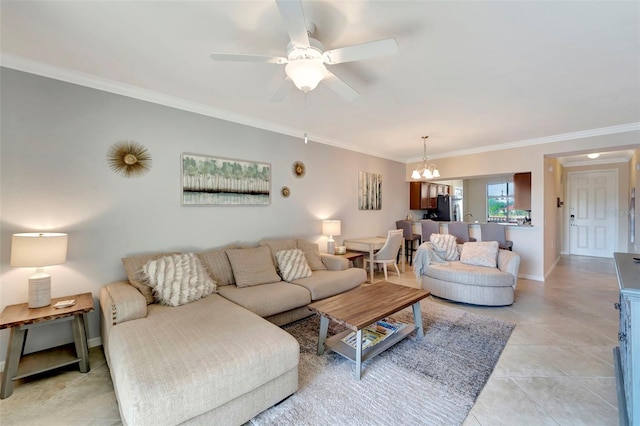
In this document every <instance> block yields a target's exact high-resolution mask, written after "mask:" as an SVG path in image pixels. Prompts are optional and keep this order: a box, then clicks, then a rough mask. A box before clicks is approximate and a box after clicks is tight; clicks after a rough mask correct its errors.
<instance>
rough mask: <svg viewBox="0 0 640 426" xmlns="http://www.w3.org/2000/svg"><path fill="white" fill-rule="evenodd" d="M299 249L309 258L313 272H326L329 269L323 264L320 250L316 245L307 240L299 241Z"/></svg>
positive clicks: (308, 261)
mask: <svg viewBox="0 0 640 426" xmlns="http://www.w3.org/2000/svg"><path fill="white" fill-rule="evenodd" d="M297 244H298V248H299V249H300V250H302V252H303V253H304V256H305V257H306V258H307V263H308V264H309V267H310V268H311V270H312V271H325V270H326V269H327V267H326V266H325V264H324V263H322V258H321V257H320V249H319V248H318V245H317V244H316V243H311V242H309V241H305V240H297Z"/></svg>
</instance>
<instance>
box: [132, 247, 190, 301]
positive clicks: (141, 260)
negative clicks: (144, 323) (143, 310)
mask: <svg viewBox="0 0 640 426" xmlns="http://www.w3.org/2000/svg"><path fill="white" fill-rule="evenodd" d="M172 254H179V253H156V254H143V255H138V256H129V257H123V258H122V264H123V265H124V270H125V272H126V273H127V278H128V279H129V282H130V283H131V285H132V286H134V287H135V288H136V289H137V290H138V291H139V292H140V293H142V295H143V296H144V298H145V299H146V300H147V305H149V304H151V303H155V299H154V298H153V293H152V292H151V287H149V286H148V285H147V284H145V283H144V282H143V281H142V277H140V270H141V269H142V267H143V266H144V265H145V264H146V263H147V262H148V261H150V260H154V259H159V258H161V257H165V256H171V255H172Z"/></svg>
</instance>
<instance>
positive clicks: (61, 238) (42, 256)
mask: <svg viewBox="0 0 640 426" xmlns="http://www.w3.org/2000/svg"><path fill="white" fill-rule="evenodd" d="M66 260H67V234H58V233H22V234H13V236H12V237H11V261H10V265H11V266H21V267H35V268H36V273H35V274H34V275H32V276H30V277H29V308H40V307H42V306H47V305H49V304H50V303H51V276H50V275H49V274H46V273H45V272H44V267H45V266H52V265H59V264H61V263H64V262H65V261H66Z"/></svg>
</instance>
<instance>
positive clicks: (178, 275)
mask: <svg viewBox="0 0 640 426" xmlns="http://www.w3.org/2000/svg"><path fill="white" fill-rule="evenodd" d="M140 273H141V275H142V277H143V279H144V282H145V283H146V284H147V285H148V286H149V287H151V289H152V291H153V296H154V298H155V299H156V300H157V301H158V302H159V303H161V304H163V305H168V306H180V305H185V304H187V303H191V302H195V301H196V300H198V299H201V298H203V297H206V296H209V295H210V294H211V293H213V292H214V291H216V283H215V282H214V281H213V280H212V279H211V277H210V276H209V275H208V274H207V271H206V270H205V268H204V267H203V266H202V263H201V262H200V259H199V258H198V257H197V256H196V255H194V254H193V253H184V254H174V255H171V256H165V257H161V258H158V259H155V260H150V261H148V262H147V263H146V264H145V265H144V266H143V267H142V270H141V271H140Z"/></svg>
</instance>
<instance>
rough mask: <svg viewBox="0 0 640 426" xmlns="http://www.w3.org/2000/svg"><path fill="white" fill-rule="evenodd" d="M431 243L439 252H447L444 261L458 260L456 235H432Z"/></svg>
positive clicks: (430, 237)
mask: <svg viewBox="0 0 640 426" xmlns="http://www.w3.org/2000/svg"><path fill="white" fill-rule="evenodd" d="M429 241H430V242H431V243H433V245H435V246H436V247H437V250H438V251H444V252H445V259H444V260H458V244H457V243H456V237H455V235H449V234H431V236H429Z"/></svg>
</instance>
